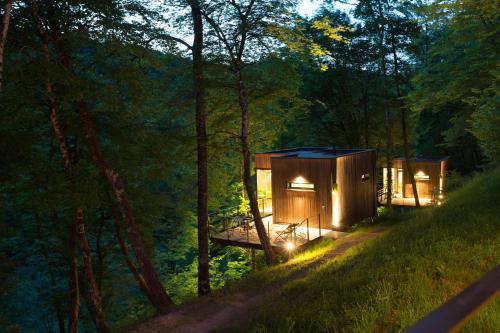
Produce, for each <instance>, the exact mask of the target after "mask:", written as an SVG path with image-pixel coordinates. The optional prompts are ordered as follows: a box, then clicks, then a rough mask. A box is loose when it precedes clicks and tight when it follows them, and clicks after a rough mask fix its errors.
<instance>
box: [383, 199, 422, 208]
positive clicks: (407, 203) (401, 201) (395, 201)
mask: <svg viewBox="0 0 500 333" xmlns="http://www.w3.org/2000/svg"><path fill="white" fill-rule="evenodd" d="M419 202H420V206H430V205H431V204H432V200H431V199H428V198H420V199H419ZM380 203H381V204H382V205H385V204H386V203H387V201H386V200H383V201H381V202H380ZM392 204H393V205H394V206H412V207H415V199H414V198H392Z"/></svg>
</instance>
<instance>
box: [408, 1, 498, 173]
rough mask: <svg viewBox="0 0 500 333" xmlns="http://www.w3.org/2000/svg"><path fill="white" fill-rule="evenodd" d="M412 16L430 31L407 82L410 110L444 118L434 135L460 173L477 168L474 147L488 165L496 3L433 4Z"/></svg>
mask: <svg viewBox="0 0 500 333" xmlns="http://www.w3.org/2000/svg"><path fill="white" fill-rule="evenodd" d="M415 11H416V12H417V13H418V14H419V15H420V16H421V17H422V18H421V21H423V23H424V24H426V25H427V26H428V27H429V30H430V31H429V32H428V33H427V34H426V35H425V36H422V41H421V43H424V44H426V45H428V47H427V49H428V51H427V52H426V53H423V54H420V57H419V59H418V60H419V63H418V65H419V67H418V72H417V74H416V75H415V76H414V78H413V80H412V83H413V86H414V89H413V91H412V92H411V94H410V96H409V103H410V106H411V109H412V111H414V112H416V113H417V114H418V115H419V116H420V117H427V115H430V114H433V116H434V117H435V118H438V119H444V122H445V123H446V126H439V127H437V128H435V130H439V131H441V134H442V139H441V141H442V142H440V143H441V144H442V146H444V148H445V149H446V150H447V151H448V152H449V153H450V154H451V155H452V156H451V158H452V163H453V162H454V164H455V165H456V166H457V167H459V168H460V169H462V171H465V172H466V171H470V170H471V169H477V168H478V167H479V165H480V164H481V163H482V162H481V159H482V158H481V156H479V155H480V154H479V153H478V152H477V148H476V147H477V146H479V147H481V150H482V153H483V154H484V155H485V156H487V158H488V159H489V160H491V161H497V160H498V156H499V155H498V151H499V148H498V147H499V146H498V142H499V140H498V139H497V138H498V136H499V133H498V126H496V124H498V122H499V118H500V117H499V115H498V107H497V104H498V103H497V102H496V100H497V99H498V89H496V85H497V83H496V82H497V79H498V69H497V66H496V64H497V62H498V61H497V59H498V47H496V44H497V42H496V41H497V40H498V36H499V34H500V33H499V28H498V20H499V15H498V10H496V8H495V2H494V1H488V0H481V1H449V2H442V1H437V2H435V3H432V4H428V5H421V6H419V7H417V8H416V9H415ZM471 133H472V135H471Z"/></svg>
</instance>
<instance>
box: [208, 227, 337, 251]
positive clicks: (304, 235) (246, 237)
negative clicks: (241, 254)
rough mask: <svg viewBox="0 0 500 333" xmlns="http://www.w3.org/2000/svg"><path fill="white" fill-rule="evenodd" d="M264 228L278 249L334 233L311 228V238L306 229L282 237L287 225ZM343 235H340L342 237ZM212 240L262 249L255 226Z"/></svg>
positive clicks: (272, 244) (213, 236)
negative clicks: (288, 244)
mask: <svg viewBox="0 0 500 333" xmlns="http://www.w3.org/2000/svg"><path fill="white" fill-rule="evenodd" d="M264 226H265V228H266V231H267V232H268V235H269V236H270V240H271V246H273V247H276V248H286V247H287V243H289V242H291V243H292V244H294V248H298V247H301V246H302V245H304V244H306V243H307V242H309V241H312V240H314V239H317V238H319V237H320V236H325V235H327V234H329V233H331V232H332V230H329V229H321V230H320V229H318V228H311V227H310V228H309V237H308V230H307V228H306V227H302V226H301V227H297V229H296V231H295V237H294V235H293V234H289V235H280V234H281V233H282V232H283V230H285V229H286V228H287V226H288V225H287V224H275V223H269V224H267V223H266V221H264ZM340 234H342V233H339V234H338V235H340ZM336 235H337V234H335V235H334V234H332V235H331V237H330V238H335V236H336ZM210 239H211V240H212V241H214V242H217V243H219V244H223V245H235V246H241V247H250V248H256V249H261V248H262V245H261V243H260V240H259V236H258V235H257V230H256V229H255V226H253V227H251V228H249V229H248V230H247V229H246V228H243V227H237V228H233V229H230V230H226V231H223V232H220V233H218V234H215V235H212V236H211V237H210Z"/></svg>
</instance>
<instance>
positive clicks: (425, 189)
mask: <svg viewBox="0 0 500 333" xmlns="http://www.w3.org/2000/svg"><path fill="white" fill-rule="evenodd" d="M447 160H448V158H447V157H443V158H417V159H412V167H413V172H414V173H415V175H414V177H415V182H416V184H417V192H418V197H419V202H420V205H422V206H425V205H430V204H432V203H436V204H440V203H441V201H442V200H443V199H444V194H443V186H444V181H445V174H446V168H447V163H448V161H447ZM392 166H393V167H392V169H391V173H392V179H393V183H392V193H393V198H392V204H393V205H399V206H415V198H414V195H413V189H412V185H411V181H410V177H409V175H408V170H407V168H406V160H405V158H404V157H397V158H394V159H393V161H392ZM382 178H383V191H384V192H387V168H384V169H383V176H382ZM385 201H386V200H385V199H382V200H381V202H382V203H385Z"/></svg>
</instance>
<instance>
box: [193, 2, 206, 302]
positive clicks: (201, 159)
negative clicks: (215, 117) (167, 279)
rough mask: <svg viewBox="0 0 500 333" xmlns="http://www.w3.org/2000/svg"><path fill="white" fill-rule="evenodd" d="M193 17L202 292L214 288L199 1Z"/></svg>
mask: <svg viewBox="0 0 500 333" xmlns="http://www.w3.org/2000/svg"><path fill="white" fill-rule="evenodd" d="M189 5H190V6H191V15H192V17H193V31H194V41H193V49H192V53H193V83H194V92H195V97H196V145H197V151H198V161H197V164H198V295H204V294H208V293H209V292H210V274H209V258H208V162H207V130H206V117H205V105H206V104H205V89H204V88H205V87H204V82H203V79H204V77H203V54H202V50H203V19H202V14H201V11H200V6H199V2H198V1H197V0H190V1H189Z"/></svg>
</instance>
